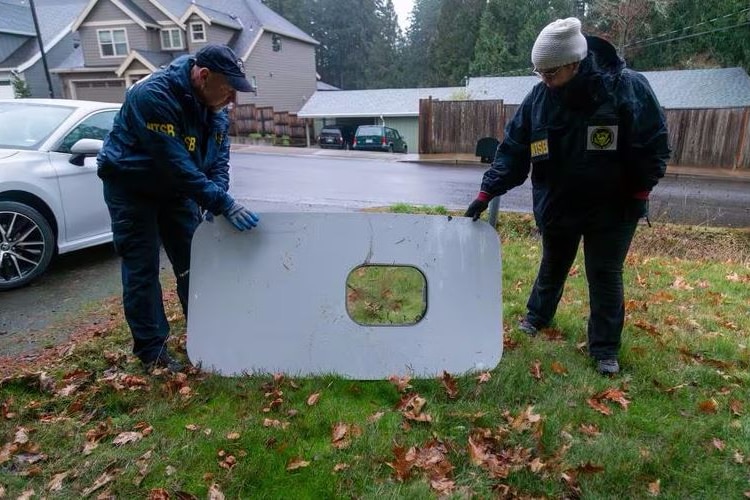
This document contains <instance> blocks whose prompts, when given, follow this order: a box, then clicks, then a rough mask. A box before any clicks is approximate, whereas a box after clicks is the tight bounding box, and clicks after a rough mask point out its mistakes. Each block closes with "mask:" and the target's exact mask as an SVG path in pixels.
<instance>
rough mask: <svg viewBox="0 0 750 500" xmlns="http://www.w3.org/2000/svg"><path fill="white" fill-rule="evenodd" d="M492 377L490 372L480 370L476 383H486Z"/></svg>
mask: <svg viewBox="0 0 750 500" xmlns="http://www.w3.org/2000/svg"><path fill="white" fill-rule="evenodd" d="M491 378H492V375H491V374H490V372H482V373H480V374H479V375H477V384H486V383H487V382H489V381H490V379H491Z"/></svg>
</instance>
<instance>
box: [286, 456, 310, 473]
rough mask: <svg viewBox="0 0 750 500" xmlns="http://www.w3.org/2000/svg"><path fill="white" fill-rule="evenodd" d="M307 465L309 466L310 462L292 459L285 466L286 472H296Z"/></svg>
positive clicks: (297, 458) (296, 458)
mask: <svg viewBox="0 0 750 500" xmlns="http://www.w3.org/2000/svg"><path fill="white" fill-rule="evenodd" d="M309 465H310V462H308V461H306V460H303V459H302V457H294V458H292V459H291V460H290V461H289V462H288V463H287V464H286V470H288V471H292V470H297V469H301V468H303V467H307V466H309Z"/></svg>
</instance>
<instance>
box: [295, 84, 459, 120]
mask: <svg viewBox="0 0 750 500" xmlns="http://www.w3.org/2000/svg"><path fill="white" fill-rule="evenodd" d="M463 90H464V88H463V87H436V88H421V89H377V90H339V91H337V92H329V91H318V92H315V93H314V94H313V95H312V97H310V99H308V101H307V102H306V103H305V105H304V106H302V109H300V110H299V112H298V113H297V116H299V117H300V118H323V117H334V116H335V117H339V118H345V117H359V116H418V115H419V100H420V99H427V98H428V97H430V96H432V97H433V99H449V98H451V97H453V96H454V95H455V94H456V93H457V92H462V91H463Z"/></svg>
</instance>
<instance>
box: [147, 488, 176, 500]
mask: <svg viewBox="0 0 750 500" xmlns="http://www.w3.org/2000/svg"><path fill="white" fill-rule="evenodd" d="M147 498H148V500H169V498H170V497H169V492H168V491H167V490H165V489H164V488H154V489H153V490H151V491H149V492H148V497H147Z"/></svg>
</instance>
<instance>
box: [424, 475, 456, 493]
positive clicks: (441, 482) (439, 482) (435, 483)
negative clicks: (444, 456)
mask: <svg viewBox="0 0 750 500" xmlns="http://www.w3.org/2000/svg"><path fill="white" fill-rule="evenodd" d="M430 488H432V489H433V490H435V492H437V494H438V495H450V494H451V493H453V490H454V489H455V488H456V482H455V481H453V480H452V479H448V478H445V477H443V478H440V479H433V480H431V481H430Z"/></svg>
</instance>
